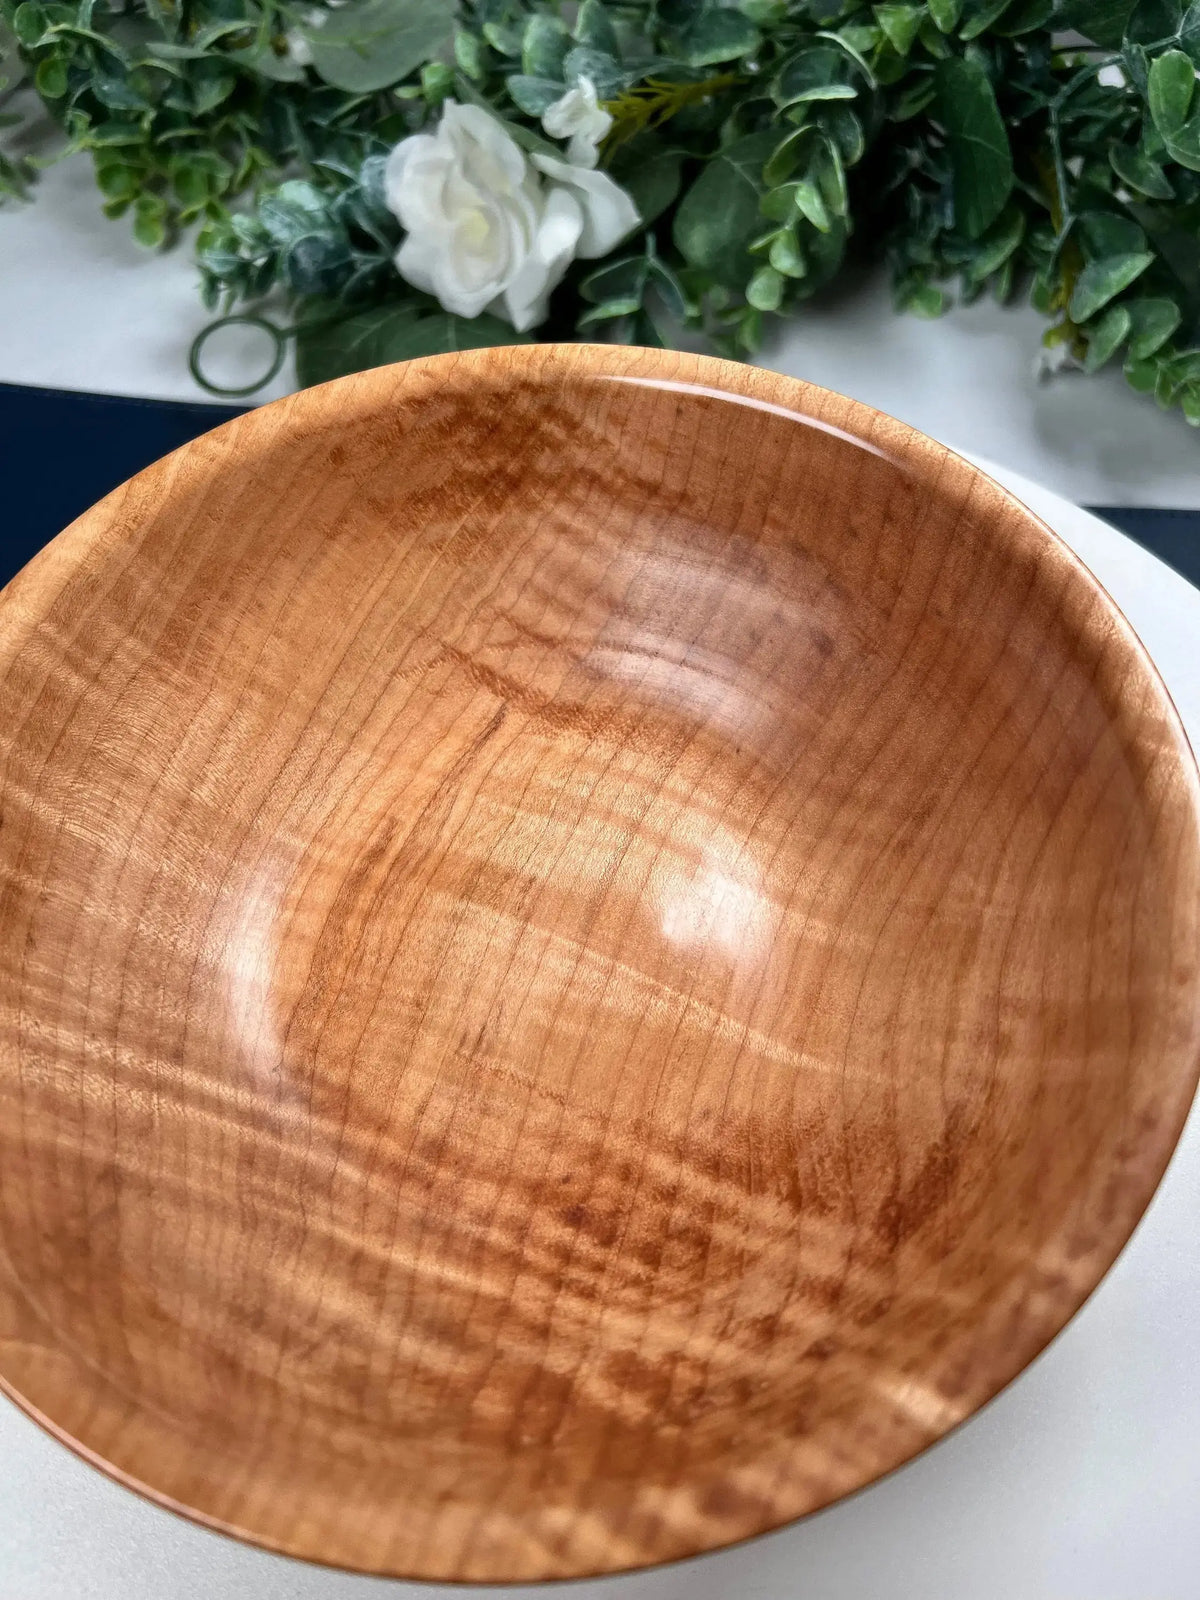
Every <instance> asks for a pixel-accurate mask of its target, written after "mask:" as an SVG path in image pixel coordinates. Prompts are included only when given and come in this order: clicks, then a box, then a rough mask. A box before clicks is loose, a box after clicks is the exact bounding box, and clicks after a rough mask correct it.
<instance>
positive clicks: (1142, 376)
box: [1125, 359, 1158, 394]
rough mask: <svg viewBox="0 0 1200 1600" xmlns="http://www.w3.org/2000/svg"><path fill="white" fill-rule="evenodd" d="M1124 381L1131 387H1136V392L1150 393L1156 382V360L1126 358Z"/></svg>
mask: <svg viewBox="0 0 1200 1600" xmlns="http://www.w3.org/2000/svg"><path fill="white" fill-rule="evenodd" d="M1125 381H1126V382H1127V383H1128V384H1129V387H1130V388H1131V389H1136V390H1137V392H1138V394H1152V393H1153V392H1154V385H1155V384H1156V383H1157V382H1158V362H1157V361H1135V360H1132V359H1127V360H1126V362H1125Z"/></svg>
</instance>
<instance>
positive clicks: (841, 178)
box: [816, 140, 850, 217]
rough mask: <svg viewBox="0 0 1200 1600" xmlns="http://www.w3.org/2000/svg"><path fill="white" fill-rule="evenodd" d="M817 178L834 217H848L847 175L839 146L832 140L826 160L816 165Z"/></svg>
mask: <svg viewBox="0 0 1200 1600" xmlns="http://www.w3.org/2000/svg"><path fill="white" fill-rule="evenodd" d="M816 178H817V187H818V188H819V189H820V191H821V194H822V196H823V198H824V201H825V204H826V205H827V206H828V208H829V210H830V211H831V212H832V213H833V215H834V216H835V217H845V216H848V215H849V212H850V194H849V191H848V190H847V188H846V174H845V172H844V171H843V169H842V158H841V156H840V155H839V154H838V148H837V145H835V144H834V143H833V141H832V140H829V141H828V142H827V143H826V146H825V156H824V159H823V160H818V161H817V163H816Z"/></svg>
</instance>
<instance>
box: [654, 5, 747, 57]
mask: <svg viewBox="0 0 1200 1600" xmlns="http://www.w3.org/2000/svg"><path fill="white" fill-rule="evenodd" d="M758 41H759V33H758V29H757V28H756V27H755V26H754V24H753V22H751V21H750V18H749V17H746V16H743V15H742V14H741V13H740V12H737V11H725V10H721V11H700V12H698V13H697V15H696V16H695V18H694V19H693V20H692V21H691V22H690V23H689V24H688V26H687V27H686V28H684V30H683V31H682V32H681V33H679V34H677V35H676V36H675V39H674V41H673V42H674V46H675V49H676V50H677V51H678V52H679V58H680V60H681V61H683V62H684V63H685V64H686V65H687V66H689V67H713V66H717V65H718V64H719V63H720V62H722V61H736V60H738V59H739V58H740V57H742V56H748V55H749V54H750V53H751V51H752V50H756V49H757V48H758Z"/></svg>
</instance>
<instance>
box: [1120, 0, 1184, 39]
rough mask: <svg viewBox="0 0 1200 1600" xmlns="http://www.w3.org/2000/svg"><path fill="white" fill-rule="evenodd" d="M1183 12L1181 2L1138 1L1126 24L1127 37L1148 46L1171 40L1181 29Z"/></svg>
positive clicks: (1169, 0) (1164, 0)
mask: <svg viewBox="0 0 1200 1600" xmlns="http://www.w3.org/2000/svg"><path fill="white" fill-rule="evenodd" d="M1181 11H1182V6H1181V5H1180V0H1137V4H1136V5H1134V7H1133V10H1132V11H1131V12H1130V15H1129V18H1128V20H1127V21H1126V23H1125V37H1126V38H1127V39H1132V40H1133V41H1134V42H1135V43H1136V44H1147V45H1154V44H1157V43H1158V42H1159V41H1160V40H1163V39H1167V38H1170V37H1171V35H1173V34H1174V33H1175V32H1176V31H1177V29H1178V27H1179V22H1180V13H1181Z"/></svg>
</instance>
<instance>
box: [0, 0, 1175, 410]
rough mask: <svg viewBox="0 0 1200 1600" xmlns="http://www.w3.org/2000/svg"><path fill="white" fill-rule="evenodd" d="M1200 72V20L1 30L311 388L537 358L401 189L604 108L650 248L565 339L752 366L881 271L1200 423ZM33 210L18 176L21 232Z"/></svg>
mask: <svg viewBox="0 0 1200 1600" xmlns="http://www.w3.org/2000/svg"><path fill="white" fill-rule="evenodd" d="M1072 29H1073V30H1075V36H1076V37H1077V38H1078V37H1079V36H1080V35H1081V36H1082V37H1083V39H1084V41H1085V42H1084V43H1082V44H1076V45H1069V44H1064V43H1063V42H1062V41H1063V39H1064V38H1065V37H1068V36H1069V32H1068V31H1069V30H1072ZM1198 67H1200V4H1197V3H1191V4H1183V3H1181V0H886V3H885V0H803V3H802V0H738V3H729V0H583V3H582V4H580V5H578V6H562V5H559V4H557V3H555V0H457V3H453V0H348V3H347V4H344V5H334V4H331V3H329V0H303V3H301V0H0V95H2V94H3V93H4V92H5V87H6V84H7V86H8V87H10V88H11V87H12V85H13V84H14V83H15V82H17V81H18V80H20V79H26V80H28V81H30V82H31V83H32V85H33V87H34V88H35V90H36V92H37V93H38V94H39V95H40V96H41V98H42V100H43V102H44V104H45V106H46V108H47V109H48V111H49V113H50V115H51V116H52V117H53V118H54V119H55V120H56V121H57V123H58V124H59V126H60V128H61V130H62V148H63V149H64V150H86V151H89V152H90V154H91V156H92V159H93V161H94V164H95V173H96V182H97V186H98V188H99V191H100V194H101V196H102V199H103V204H104V206H105V209H106V211H107V212H108V213H109V214H110V215H112V216H125V217H126V218H127V222H128V225H129V226H131V227H132V229H133V232H134V234H135V237H136V238H137V239H138V240H139V241H140V242H141V243H142V244H144V245H145V246H146V247H147V248H157V247H159V246H161V245H162V244H164V243H170V242H171V241H172V240H174V239H176V238H177V237H178V236H179V235H180V233H181V232H182V231H183V230H194V237H195V244H196V250H197V255H198V260H199V263H200V270H201V283H202V292H203V294H204V298H205V301H206V303H207V304H208V305H210V306H211V307H213V309H214V311H217V312H220V313H221V314H223V315H229V314H235V315H239V316H241V315H246V316H251V317H255V316H257V315H258V313H257V311H256V309H255V308H256V306H258V305H259V303H260V302H262V301H263V300H264V299H265V297H267V296H268V295H275V296H276V297H278V296H279V295H281V294H282V296H283V297H284V298H285V300H287V301H288V302H289V303H290V304H291V306H292V308H293V310H292V319H291V322H292V325H291V326H290V327H288V328H285V329H282V330H280V331H279V334H278V337H279V338H281V339H282V338H294V339H295V343H296V350H297V359H298V364H299V371H300V375H301V379H302V381H304V382H318V381H322V380H324V379H326V378H329V377H333V376H336V375H338V374H340V373H344V372H349V371H354V370H357V369H359V368H362V367H365V366H371V365H375V364H378V363H380V362H384V361H392V360H401V359H407V358H409V357H411V356H414V355H417V354H423V353H427V352H430V351H434V350H441V349H458V348H463V347H466V346H467V345H472V344H492V343H498V342H512V341H513V340H515V339H516V338H517V337H518V336H517V335H515V334H514V333H513V331H512V329H511V328H510V327H509V326H508V325H507V323H505V322H503V321H501V320H500V319H499V318H498V317H496V316H493V315H490V314H485V315H483V316H480V317H476V318H474V319H470V320H466V319H463V318H460V317H455V316H452V315H450V314H448V313H447V312H445V311H444V310H443V309H442V308H441V307H439V306H438V305H437V303H436V302H435V301H434V300H433V299H431V298H429V297H428V296H425V295H422V294H418V293H416V292H415V291H413V290H411V289H410V288H409V286H408V285H407V284H405V283H404V281H403V280H402V279H401V278H400V276H399V274H398V272H397V271H396V267H395V255H396V251H397V249H398V247H399V245H400V243H401V242H402V234H401V230H400V226H399V224H398V222H397V221H396V219H395V217H394V216H393V215H392V213H391V211H390V210H389V208H388V206H387V204H386V198H385V194H384V187H383V172H384V162H385V158H386V156H387V153H388V151H389V150H390V149H391V148H392V147H393V146H394V145H395V144H396V143H397V142H398V141H399V140H400V139H402V138H404V137H405V136H406V135H408V134H410V133H413V132H417V131H419V130H420V129H422V128H424V127H426V126H428V125H430V124H431V123H433V122H436V119H437V118H438V116H439V115H440V113H441V108H442V106H443V103H444V102H445V100H446V99H447V98H448V97H450V96H453V97H454V98H456V99H458V100H459V101H469V102H471V103H474V104H478V105H482V106H484V107H486V108H488V109H489V110H491V111H492V113H493V114H494V115H496V116H498V117H499V118H500V119H501V120H502V121H503V122H504V123H505V125H506V126H507V127H508V129H509V131H510V132H511V133H512V135H513V137H514V138H515V139H516V140H517V141H518V143H520V144H521V145H522V146H523V147H524V148H525V149H527V150H531V151H536V150H541V151H548V150H553V151H554V152H555V153H556V154H560V155H561V153H562V151H561V147H560V146H558V145H555V144H553V143H552V142H549V141H548V140H547V138H546V135H545V133H544V130H543V129H542V126H541V117H542V114H543V113H544V112H545V110H546V109H547V107H548V106H550V105H551V104H553V103H554V101H556V100H557V99H559V98H560V97H561V96H562V95H563V94H564V93H566V91H567V90H568V89H569V88H570V87H572V86H573V85H574V84H575V83H576V82H577V81H578V79H579V78H580V77H581V76H584V77H587V78H589V79H590V80H591V81H592V83H593V84H594V85H595V87H596V90H597V92H598V94H599V96H600V98H601V100H602V102H604V104H605V106H606V108H607V110H608V111H609V113H610V114H611V116H612V118H613V125H612V128H611V131H610V133H609V134H608V136H607V138H606V139H605V140H604V143H603V146H602V149H601V163H602V165H603V166H604V167H605V168H606V169H607V171H608V172H609V173H610V175H611V176H612V177H613V179H614V180H615V181H617V182H618V183H620V184H621V185H622V186H623V187H624V188H625V189H626V190H627V191H628V192H629V194H630V195H631V196H632V198H633V199H634V202H635V204H636V205H637V208H638V211H639V215H640V217H641V224H642V225H641V229H640V231H639V232H638V233H637V234H635V236H634V237H633V238H631V239H626V240H625V241H623V242H622V243H621V244H620V245H619V246H618V247H617V249H616V250H615V251H614V252H613V255H612V256H611V257H610V258H609V259H607V260H604V261H600V262H591V261H589V262H578V263H576V264H575V265H574V266H573V267H572V268H571V269H570V271H569V273H568V275H567V277H566V279H565V281H564V282H563V284H562V285H561V287H560V288H559V289H558V290H557V292H556V293H555V296H554V298H553V301H552V303H551V311H550V320H549V321H548V322H547V323H546V324H545V326H544V327H543V328H541V329H539V330H537V331H538V334H539V335H540V336H545V337H555V338H570V337H582V338H587V339H596V338H607V339H614V340H633V341H636V342H640V343H650V344H654V343H661V342H663V341H664V340H669V339H672V338H675V337H676V336H677V335H678V334H679V333H680V332H682V331H683V330H687V329H690V330H695V331H697V332H699V333H700V334H701V335H703V336H704V337H705V338H707V339H708V341H709V342H710V343H711V344H712V345H713V346H714V347H715V348H717V349H718V350H721V351H724V352H726V353H729V354H739V355H744V354H746V353H748V352H751V351H753V350H755V349H757V348H758V347H759V345H760V343H761V341H762V339H763V337H764V335H765V333H766V331H767V330H768V329H769V328H770V325H771V319H772V318H773V317H777V316H790V315H794V314H796V313H797V312H798V311H799V309H800V307H801V304H802V302H803V301H804V300H805V299H807V298H809V297H811V296H812V295H813V294H815V293H817V292H819V291H820V289H821V288H822V287H823V286H824V285H826V284H828V283H829V282H830V280H831V279H833V278H834V277H836V275H837V274H838V272H839V271H840V270H841V269H842V267H843V265H844V263H845V260H846V256H847V253H848V252H849V251H850V250H852V249H853V250H854V251H855V253H856V254H858V255H859V256H862V257H865V258H868V259H869V258H872V257H874V258H879V257H883V258H884V259H886V260H887V261H888V262H889V264H890V266H891V270H892V273H893V279H894V286H895V296H896V303H897V305H898V306H899V307H901V308H903V309H905V310H908V311H911V312H914V313H916V314H918V315H922V316H936V315H939V314H940V313H942V312H943V311H945V310H947V309H948V308H949V307H951V306H952V305H953V304H955V303H956V302H957V301H961V300H968V301H969V300H971V299H974V298H975V297H976V296H978V295H981V294H985V293H987V294H991V295H994V296H995V297H996V298H997V299H999V300H1002V301H1003V300H1007V299H1009V298H1010V297H1012V296H1014V295H1017V294H1023V295H1028V296H1029V298H1030V299H1031V300H1032V301H1033V303H1034V305H1035V306H1037V307H1038V308H1039V310H1040V311H1041V312H1042V313H1043V314H1044V315H1046V316H1047V317H1048V318H1049V319H1050V326H1049V328H1048V330H1047V334H1046V338H1047V341H1048V342H1049V343H1051V344H1054V345H1059V346H1062V347H1064V348H1066V349H1067V350H1068V351H1069V352H1070V353H1071V355H1072V356H1073V357H1074V359H1075V362H1076V363H1077V364H1078V365H1080V366H1082V367H1084V368H1085V369H1087V370H1089V371H1094V370H1096V369H1098V368H1100V367H1102V366H1105V365H1113V366H1115V365H1117V364H1120V365H1121V366H1122V367H1123V370H1124V372H1125V375H1126V378H1127V379H1128V381H1129V382H1130V384H1131V385H1132V386H1133V387H1134V388H1135V389H1137V390H1138V391H1140V392H1143V393H1146V394H1153V395H1154V396H1155V398H1156V400H1157V401H1158V403H1160V404H1163V405H1177V406H1178V407H1179V408H1180V409H1181V410H1182V411H1183V414H1184V415H1185V416H1186V417H1187V418H1188V420H1189V421H1192V422H1197V423H1200V94H1198V93H1197V89H1196V73H1197V68H1198ZM6 120H8V119H5V118H4V117H2V116H0V126H2V125H3V123H4V122H5V121H6ZM33 177H34V172H33V169H32V166H31V164H30V163H28V162H25V161H22V160H19V159H17V158H16V157H15V156H7V157H6V156H4V155H3V153H2V152H0V198H3V197H6V196H7V197H9V198H13V197H21V196H23V195H24V194H25V193H26V192H27V190H28V188H29V186H30V183H31V181H32V179H33Z"/></svg>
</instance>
